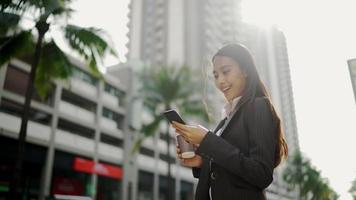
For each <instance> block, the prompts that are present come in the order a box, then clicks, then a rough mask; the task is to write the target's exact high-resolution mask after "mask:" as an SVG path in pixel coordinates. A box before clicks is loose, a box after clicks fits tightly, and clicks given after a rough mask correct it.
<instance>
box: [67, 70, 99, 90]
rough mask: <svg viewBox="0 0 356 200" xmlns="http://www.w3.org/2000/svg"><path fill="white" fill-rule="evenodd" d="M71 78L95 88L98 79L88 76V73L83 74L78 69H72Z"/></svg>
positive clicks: (82, 71)
mask: <svg viewBox="0 0 356 200" xmlns="http://www.w3.org/2000/svg"><path fill="white" fill-rule="evenodd" d="M72 76H73V77H75V78H78V79H80V80H82V81H85V82H87V83H89V84H91V85H94V86H96V85H97V83H98V79H97V78H95V77H93V76H92V75H90V74H89V73H88V72H85V71H84V70H82V69H79V68H78V67H75V68H73V74H72Z"/></svg>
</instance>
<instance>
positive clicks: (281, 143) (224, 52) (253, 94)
mask: <svg viewBox="0 0 356 200" xmlns="http://www.w3.org/2000/svg"><path fill="white" fill-rule="evenodd" d="M216 56H226V57H229V58H231V59H233V60H234V61H235V62H237V63H238V64H239V66H240V67H241V69H242V71H243V72H244V73H245V74H246V75H247V77H246V85H245V89H244V92H243V95H242V97H241V100H240V101H239V103H238V105H237V106H241V105H243V104H245V103H247V104H248V103H250V102H253V101H254V100H255V98H257V97H264V98H266V99H267V102H268V104H269V107H270V109H271V112H272V115H273V118H274V121H275V122H276V124H277V138H278V143H277V148H276V152H275V161H274V167H277V166H278V165H279V164H280V163H281V161H282V160H283V159H285V158H286V157H287V156H288V146H287V143H286V140H285V139H284V133H283V129H282V125H281V119H280V117H279V116H278V114H277V112H276V111H275V109H274V106H273V104H272V102H271V99H270V96H269V94H268V92H267V90H266V87H265V85H264V84H263V82H262V81H261V79H260V76H259V74H258V72H257V68H256V64H255V61H254V59H253V57H252V55H251V53H250V51H249V50H248V49H247V48H246V47H245V46H244V45H241V44H228V45H226V46H224V47H222V48H221V49H220V50H219V51H218V52H217V53H216V54H215V55H214V56H213V58H212V61H214V59H215V57H216Z"/></svg>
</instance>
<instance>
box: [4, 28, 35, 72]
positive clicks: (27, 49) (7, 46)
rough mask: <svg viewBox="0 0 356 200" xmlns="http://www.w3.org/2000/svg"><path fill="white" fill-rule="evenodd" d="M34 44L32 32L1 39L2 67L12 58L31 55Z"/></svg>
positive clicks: (23, 32)
mask: <svg viewBox="0 0 356 200" xmlns="http://www.w3.org/2000/svg"><path fill="white" fill-rule="evenodd" d="M33 51H34V42H33V38H32V35H31V32H30V31H22V32H20V33H19V34H16V35H14V36H8V37H2V38H0V66H2V65H3V64H4V63H6V62H8V61H9V60H10V59H11V58H14V57H20V56H21V55H24V54H31V53H32V52H33Z"/></svg>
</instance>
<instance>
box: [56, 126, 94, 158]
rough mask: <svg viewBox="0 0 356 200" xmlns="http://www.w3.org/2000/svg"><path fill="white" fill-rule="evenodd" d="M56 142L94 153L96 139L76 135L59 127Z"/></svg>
mask: <svg viewBox="0 0 356 200" xmlns="http://www.w3.org/2000/svg"><path fill="white" fill-rule="evenodd" d="M55 142H56V144H60V145H63V146H65V147H70V148H73V149H77V150H82V151H85V152H89V153H94V146H95V145H94V143H95V142H94V140H92V139H89V138H86V137H83V136H79V135H75V134H73V133H70V132H67V131H63V130H59V129H58V130H57V132H56V138H55Z"/></svg>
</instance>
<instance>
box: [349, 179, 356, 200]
mask: <svg viewBox="0 0 356 200" xmlns="http://www.w3.org/2000/svg"><path fill="white" fill-rule="evenodd" d="M349 193H350V194H351V196H352V199H353V200H356V179H355V180H353V181H352V183H351V188H350V189H349Z"/></svg>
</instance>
